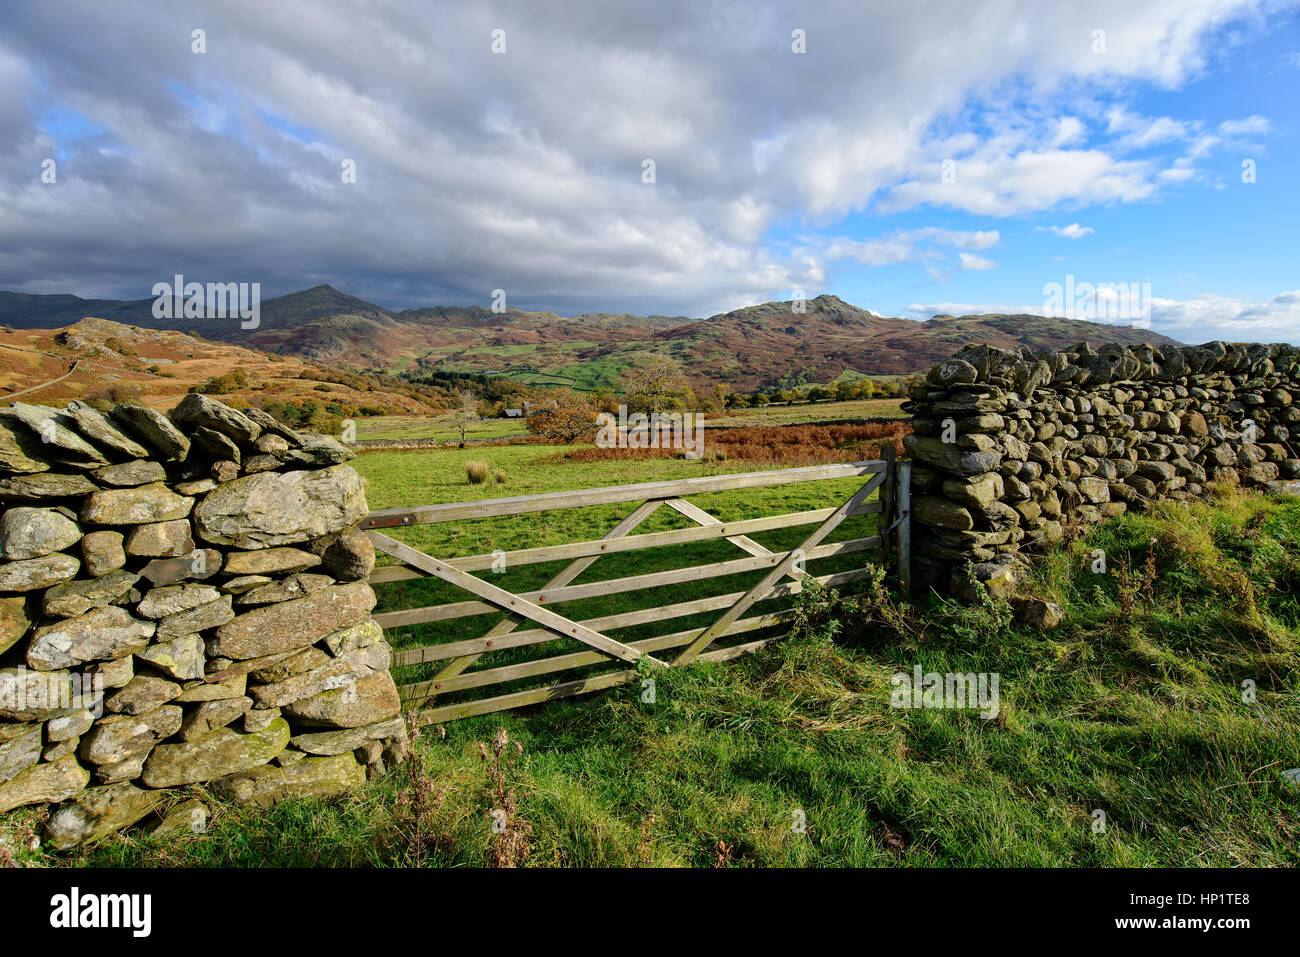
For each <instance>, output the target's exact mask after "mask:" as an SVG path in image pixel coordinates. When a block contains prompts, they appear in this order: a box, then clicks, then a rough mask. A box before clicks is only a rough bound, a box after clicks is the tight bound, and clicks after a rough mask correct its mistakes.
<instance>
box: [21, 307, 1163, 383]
mask: <svg viewBox="0 0 1300 957" xmlns="http://www.w3.org/2000/svg"><path fill="white" fill-rule="evenodd" d="M796 306H798V307H799V309H800V311H796ZM152 310H153V300H136V301H129V302H128V301H115V300H88V299H79V298H77V297H76V296H67V295H58V296H33V295H28V294H22V293H9V292H0V323H7V324H9V325H11V326H14V327H19V328H27V329H32V328H55V327H58V326H60V325H66V324H68V323H71V322H76V321H77V320H78V319H80V318H82V317H83V316H86V315H92V314H93V315H95V316H98V317H100V318H105V319H111V320H115V321H118V322H125V323H130V324H132V325H136V326H140V327H143V328H150V329H179V330H183V331H190V330H195V331H198V332H199V333H201V334H202V335H203V336H204V337H205V338H206V339H213V340H225V341H230V342H237V343H239V344H240V345H244V346H248V347H251V348H253V349H257V350H260V351H263V352H271V353H277V354H280V355H285V356H295V357H298V358H301V359H305V360H308V361H311V362H317V363H325V364H328V365H329V366H331V367H333V368H339V369H350V370H354V371H370V372H382V373H389V374H408V373H409V374H420V373H427V372H432V371H435V370H443V371H455V372H489V373H501V374H506V375H510V376H512V377H514V378H517V379H520V380H522V381H524V382H528V383H530V384H535V385H551V384H564V385H572V386H574V387H575V388H580V389H592V388H597V387H602V386H603V387H613V386H616V385H617V383H618V379H619V374H620V372H621V371H622V370H623V369H626V368H627V367H628V366H629V365H631V364H632V363H633V362H635V361H636V355H637V354H638V353H641V352H644V351H646V350H650V351H655V352H661V353H667V354H670V355H672V356H675V357H676V358H677V359H679V360H680V361H681V362H682V364H683V366H684V367H685V368H686V371H687V376H688V378H689V379H690V380H691V382H692V384H693V385H695V386H696V387H697V388H699V387H703V388H706V389H707V388H710V387H711V386H712V384H714V383H716V382H724V383H726V384H728V385H730V386H731V387H732V388H733V389H736V390H738V391H751V390H754V389H758V388H762V387H767V386H774V385H778V384H781V385H791V384H800V383H804V382H823V383H824V382H830V381H833V380H835V379H837V378H841V377H850V378H853V377H860V376H863V375H890V374H895V375H896V374H904V373H911V372H916V371H918V370H921V369H925V368H928V367H929V366H931V365H933V364H934V363H936V362H939V361H941V360H943V359H946V358H947V357H948V356H950V355H952V353H953V352H955V351H956V350H957V349H959V348H960V347H961V346H963V345H966V344H968V343H972V342H977V343H987V344H989V345H993V346H997V347H999V348H1004V349H1014V348H1019V347H1021V346H1027V347H1029V348H1031V349H1035V350H1039V349H1052V348H1059V347H1061V346H1067V345H1073V344H1075V343H1078V342H1081V341H1086V342H1088V343H1089V344H1090V345H1093V346H1099V345H1102V344H1104V343H1107V342H1118V343H1121V344H1125V345H1134V344H1137V343H1142V342H1147V343H1152V344H1153V345H1168V344H1174V340H1172V339H1169V338H1167V337H1165V336H1161V335H1158V334H1156V333H1153V332H1149V331H1147V330H1142V329H1135V328H1132V327H1128V326H1113V325H1109V324H1106V323H1095V322H1084V321H1079V320H1072V319H1048V318H1044V317H1042V316H1032V315H983V316H962V317H953V316H936V317H934V318H933V319H930V320H928V321H925V322H918V321H915V320H911V319H899V318H889V317H886V316H881V315H879V314H878V313H875V312H872V311H871V310H869V309H862V308H860V307H858V306H854V305H852V304H850V303H847V302H845V301H844V300H842V299H840V298H839V297H837V296H832V295H823V296H818V297H817V298H816V299H811V300H808V301H806V302H802V301H801V302H799V303H794V302H768V303H763V304H760V305H756V306H748V307H746V308H743V309H737V310H734V311H732V312H726V313H721V314H718V315H715V316H711V317H709V318H708V319H691V318H688V317H685V316H631V315H625V314H611V313H590V314H585V315H580V316H573V317H564V316H558V315H556V314H554V313H550V312H525V311H521V310H518V309H508V310H506V311H505V312H503V313H497V312H493V311H492V310H490V309H485V308H483V307H481V306H468V307H460V306H440V307H433V308H421V309H404V310H401V311H397V312H394V311H392V310H388V309H384V308H383V307H381V306H377V305H375V304H374V303H372V302H367V301H365V300H364V299H358V298H356V297H355V296H349V295H347V294H346V293H343V292H340V291H339V290H337V289H335V288H334V287H332V286H329V285H320V286H313V287H312V288H311V289H305V290H303V291H301V292H295V293H290V294H289V295H286V296H278V297H276V298H274V299H267V300H265V301H263V303H262V305H261V324H260V326H259V327H258V328H257V329H253V330H244V329H242V328H241V327H240V323H239V321H238V320H236V319H213V320H197V319H155V318H154V317H153V311H152Z"/></svg>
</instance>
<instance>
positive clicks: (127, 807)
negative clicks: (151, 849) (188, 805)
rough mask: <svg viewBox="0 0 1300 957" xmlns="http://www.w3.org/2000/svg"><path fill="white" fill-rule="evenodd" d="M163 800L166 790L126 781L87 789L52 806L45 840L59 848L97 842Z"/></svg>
mask: <svg viewBox="0 0 1300 957" xmlns="http://www.w3.org/2000/svg"><path fill="white" fill-rule="evenodd" d="M166 799H167V794H166V792H163V791H144V790H141V789H140V788H138V787H136V786H135V785H133V784H128V783H125V782H123V783H120V784H107V785H103V786H101V787H94V788H87V789H86V790H84V791H82V792H81V793H80V794H78V795H77V796H76V797H74V798H73V799H72V800H70V801H65V802H64V803H63V804H60V805H59V806H58V807H57V808H55V809H54V812H53V813H52V814H51V815H50V818H49V820H48V821H47V822H46V824H45V832H46V840H47V841H48V843H49V844H51V845H52V846H54V847H55V848H58V849H65V848H69V847H75V846H76V845H78V844H84V843H91V842H94V841H97V840H99V839H100V838H103V837H106V836H107V835H109V834H114V833H116V832H117V831H120V830H122V829H123V828H125V827H130V826H131V825H132V824H134V823H135V822H136V821H139V820H140V819H141V818H143V817H144V816H145V815H146V814H148V813H149V812H150V811H152V810H153V809H154V808H156V807H158V805H160V804H161V803H162V802H163V801H165V800H166Z"/></svg>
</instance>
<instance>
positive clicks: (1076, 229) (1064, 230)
mask: <svg viewBox="0 0 1300 957" xmlns="http://www.w3.org/2000/svg"><path fill="white" fill-rule="evenodd" d="M1034 229H1035V230H1038V231H1040V232H1049V233H1052V234H1053V235H1055V236H1060V237H1062V238H1064V239H1082V238H1083V237H1084V236H1087V235H1088V234H1090V233H1092V232H1095V230H1093V228H1092V227H1091V226H1080V225H1079V224H1078V223H1071V224H1070V225H1069V226H1035V227H1034Z"/></svg>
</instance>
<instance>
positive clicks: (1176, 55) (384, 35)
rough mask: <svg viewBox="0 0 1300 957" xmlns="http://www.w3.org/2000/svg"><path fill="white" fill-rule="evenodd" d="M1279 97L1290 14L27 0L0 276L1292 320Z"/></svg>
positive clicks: (1185, 326) (601, 305) (1294, 291)
mask: <svg viewBox="0 0 1300 957" xmlns="http://www.w3.org/2000/svg"><path fill="white" fill-rule="evenodd" d="M69 24H76V26H77V29H75V30H70V29H68V25H69ZM196 29H201V30H202V31H203V42H202V44H200V45H201V46H202V49H201V50H197V49H196V43H195V40H194V31H195V30H196ZM495 30H502V31H504V34H505V36H506V38H507V48H506V49H505V51H504V52H500V51H498V52H494V51H493V49H492V47H491V42H492V41H491V37H492V35H493V31H495ZM795 31H802V34H803V36H804V37H805V39H806V43H805V47H804V52H796V50H795V44H794V43H793V42H792V38H793V36H794V34H795ZM1099 36H1100V38H1101V42H1100V43H1099V42H1098V37H1099ZM1297 90H1300V6H1298V5H1297V3H1296V2H1293V0H1143V2H1140V3H1138V2H1134V0H1090V2H1087V3H1084V2H1068V0H1063V2H1060V3H1053V4H1049V5H1045V4H1042V3H1037V2H1032V0H1005V2H998V3H981V2H970V0H936V2H934V3H932V4H925V5H919V4H918V5H899V4H897V3H892V2H891V3H885V2H867V3H863V2H861V0H852V2H850V0H826V2H825V3H820V4H817V5H815V6H812V7H809V6H807V5H803V4H798V3H794V2H783V0H762V2H740V0H714V2H709V3H704V2H692V0H665V2H663V3H660V4H656V5H654V6H653V7H645V6H628V5H621V6H620V5H610V4H607V3H599V2H595V0H590V2H588V0H576V2H574V0H568V2H561V0H532V2H528V3H524V2H505V3H499V4H496V5H494V6H492V7H473V8H468V7H467V8H463V9H460V8H452V9H441V10H435V9H431V8H429V7H428V6H427V5H424V4H417V3H414V2H412V3H402V2H392V3H385V4H381V5H376V6H373V7H368V8H366V10H365V12H364V15H360V14H358V13H357V11H356V10H355V9H354V8H353V6H352V5H350V4H347V3H344V2H341V0H339V2H311V3H309V2H307V0H282V2H280V3H277V4H275V5H267V4H265V3H259V2H254V0H229V2H225V3H221V4H216V3H193V4H174V3H167V2H164V0H142V2H141V3H139V4H135V5H132V6H131V7H130V8H128V9H125V10H110V9H106V8H105V6H104V5H103V4H100V3H96V2H92V0H62V2H59V3H51V4H38V3H34V2H33V3H25V2H20V3H17V4H12V5H7V6H5V7H4V8H3V10H0V136H4V137H5V142H6V143H8V144H10V147H11V148H10V149H9V150H8V151H6V152H5V153H4V154H3V155H0V288H5V289H16V290H21V291H27V292H74V293H77V294H79V295H83V296H87V297H98V296H111V297H122V298H139V297H144V296H147V295H148V294H149V293H148V290H149V289H150V288H152V285H153V284H154V283H155V282H157V281H159V280H161V279H169V278H170V277H171V276H172V275H174V274H175V273H183V274H185V275H186V276H187V277H191V278H194V279H198V280H200V281H223V282H226V281H250V282H261V283H262V288H263V293H264V295H267V296H269V295H276V294H280V293H284V292H289V291H292V290H295V289H301V288H305V287H308V286H311V285H314V284H316V283H320V282H328V283H332V284H333V285H335V286H337V287H339V288H340V289H343V290H345V291H347V292H350V293H353V294H354V295H358V296H362V297H365V298H368V299H371V300H373V301H375V302H378V303H380V304H382V305H385V306H390V307H395V308H402V307H407V306H419V305H434V304H470V303H480V304H487V303H488V302H489V301H490V299H491V297H492V293H493V290H495V289H504V290H505V291H506V293H507V299H508V303H509V304H510V305H512V306H517V307H519V308H525V309H549V310H552V311H555V312H559V313H561V314H570V315H571V314H576V313H578V312H582V311H611V312H641V313H646V312H656V313H663V314H676V315H688V316H706V315H710V314H712V313H715V312H721V311H724V310H727V309H732V308H737V307H740V306H744V305H749V304H753V303H756V302H763V301H767V300H770V299H787V298H790V297H791V296H792V294H793V291H794V290H796V289H797V290H800V291H802V292H803V293H805V294H806V295H809V296H815V295H817V294H819V293H822V292H831V293H834V294H836V295H839V296H840V297H842V298H844V299H846V300H848V301H850V302H853V303H856V304H858V305H861V306H863V307H866V308H870V309H873V310H875V311H876V312H879V313H881V314H886V315H899V316H906V317H909V318H917V319H924V318H928V317H929V316H930V315H932V314H934V313H937V312H952V313H957V314H962V313H970V312H990V311H1033V312H1042V311H1044V308H1045V306H1046V304H1047V303H1046V297H1045V295H1044V291H1043V290H1044V286H1045V285H1046V284H1048V283H1053V282H1055V283H1061V284H1064V283H1065V281H1066V277H1067V276H1073V277H1074V278H1075V280H1076V281H1077V282H1080V283H1083V282H1087V283H1094V284H1096V283H1130V282H1131V283H1135V284H1142V283H1149V290H1150V303H1149V305H1150V309H1149V311H1145V312H1143V313H1142V315H1140V316H1139V317H1138V319H1137V321H1139V322H1141V323H1143V324H1146V323H1148V322H1149V324H1150V325H1151V327H1152V328H1154V329H1156V330H1157V331H1160V332H1164V333H1166V334H1168V335H1172V336H1174V337H1176V338H1180V339H1183V340H1185V341H1204V340H1207V339H1210V338H1229V339H1236V340H1251V339H1265V340H1287V341H1300V277H1298V276H1297V270H1296V262H1297V256H1296V250H1297V249H1300V242H1297V240H1298V239H1300V235H1298V234H1300V226H1298V225H1297V218H1298V217H1297V212H1300V183H1297V181H1296V175H1295V171H1296V170H1297V169H1300V162H1297V161H1298V160H1300V156H1298V155H1297V149H1298V148H1300V147H1298V146H1297V142H1298V140H1297V134H1298V131H1300V107H1298V106H1297V102H1298V101H1300V97H1297V96H1296V92H1297ZM48 159H53V160H54V161H55V162H56V164H57V171H58V176H57V182H54V183H51V182H48V181H46V180H44V179H42V176H41V173H42V170H43V169H44V166H43V164H45V161H46V160H48ZM647 159H651V160H653V161H654V164H655V177H654V181H653V182H648V183H647V182H645V181H644V180H643V176H642V172H643V168H644V167H643V164H644V162H645V160H647ZM1243 160H1250V161H1252V162H1253V163H1254V164H1255V182H1253V183H1244V182H1242V162H1243ZM945 161H949V165H948V166H947V167H945V165H944V164H945ZM347 164H353V165H354V166H355V169H356V170H357V177H356V181H355V182H350V181H347V180H346V178H345V177H342V176H341V175H340V171H341V169H342V168H344V167H345V165H347ZM945 173H947V175H946V176H945ZM1075 305H1076V306H1086V302H1085V303H1077V304H1075ZM1114 321H1132V320H1131V318H1129V317H1127V315H1124V316H1120V317H1118V318H1116V319H1115V320H1114Z"/></svg>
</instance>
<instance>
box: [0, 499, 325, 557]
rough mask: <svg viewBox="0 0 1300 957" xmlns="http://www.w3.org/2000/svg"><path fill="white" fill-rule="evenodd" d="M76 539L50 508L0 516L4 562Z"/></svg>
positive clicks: (74, 529)
mask: <svg viewBox="0 0 1300 957" xmlns="http://www.w3.org/2000/svg"><path fill="white" fill-rule="evenodd" d="M79 541H81V528H80V526H78V525H77V523H76V522H74V521H72V520H71V519H69V518H66V517H65V516H63V515H61V514H59V513H58V512H56V511H55V510H54V509H52V508H29V507H27V506H19V507H17V508H9V509H5V511H4V514H3V515H0V559H4V560H5V561H11V562H12V561H22V560H24V559H28V558H41V557H43V556H45V555H49V554H51V553H53V552H61V551H63V549H65V548H70V547H72V546H73V545H75V544H77V542H79ZM313 557H314V556H313Z"/></svg>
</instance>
